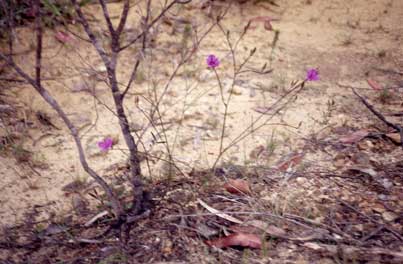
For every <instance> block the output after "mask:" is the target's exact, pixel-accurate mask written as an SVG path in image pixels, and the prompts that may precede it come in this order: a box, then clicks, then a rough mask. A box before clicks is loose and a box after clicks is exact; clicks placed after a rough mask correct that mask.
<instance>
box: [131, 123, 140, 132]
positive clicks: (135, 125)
mask: <svg viewBox="0 0 403 264" xmlns="http://www.w3.org/2000/svg"><path fill="white" fill-rule="evenodd" d="M129 126H130V132H137V131H141V130H142V129H143V126H142V125H140V124H138V123H135V122H131V123H130V124H129Z"/></svg>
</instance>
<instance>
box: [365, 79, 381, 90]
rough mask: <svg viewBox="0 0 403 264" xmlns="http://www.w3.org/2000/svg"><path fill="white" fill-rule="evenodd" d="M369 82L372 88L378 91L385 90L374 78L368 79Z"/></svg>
mask: <svg viewBox="0 0 403 264" xmlns="http://www.w3.org/2000/svg"><path fill="white" fill-rule="evenodd" d="M367 83H368V84H369V86H371V88H372V89H374V90H376V91H380V90H383V89H382V86H381V85H380V84H379V83H377V82H376V81H374V80H371V79H368V80H367Z"/></svg>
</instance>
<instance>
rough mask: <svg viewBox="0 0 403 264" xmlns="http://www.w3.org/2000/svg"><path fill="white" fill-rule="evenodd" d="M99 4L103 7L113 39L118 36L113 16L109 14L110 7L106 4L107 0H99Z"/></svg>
mask: <svg viewBox="0 0 403 264" xmlns="http://www.w3.org/2000/svg"><path fill="white" fill-rule="evenodd" d="M99 4H100V5H101V7H102V11H103V12H104V18H105V21H106V24H107V25H108V29H109V32H110V34H111V37H112V39H113V38H114V37H115V36H116V34H115V29H114V28H113V25H112V21H111V18H110V16H109V12H108V7H107V6H106V3H105V0H99Z"/></svg>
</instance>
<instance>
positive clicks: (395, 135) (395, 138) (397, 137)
mask: <svg viewBox="0 0 403 264" xmlns="http://www.w3.org/2000/svg"><path fill="white" fill-rule="evenodd" d="M385 136H387V137H388V138H390V139H391V140H392V141H393V143H396V144H400V134H399V133H389V134H386V135H385Z"/></svg>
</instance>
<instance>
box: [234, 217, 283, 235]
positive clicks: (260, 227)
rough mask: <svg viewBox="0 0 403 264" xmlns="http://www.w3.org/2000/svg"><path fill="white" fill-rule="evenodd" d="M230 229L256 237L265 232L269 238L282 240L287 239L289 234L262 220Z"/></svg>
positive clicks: (248, 222)
mask: <svg viewBox="0 0 403 264" xmlns="http://www.w3.org/2000/svg"><path fill="white" fill-rule="evenodd" d="M229 229H230V230H232V231H233V232H235V233H250V234H256V235H259V234H261V233H262V231H264V232H265V233H267V234H268V235H269V236H272V237H280V238H283V237H286V234H287V233H286V231H284V230H283V229H281V228H279V227H276V226H274V225H269V224H267V223H266V222H263V221H260V220H251V221H247V222H245V223H244V224H243V225H233V226H231V227H229Z"/></svg>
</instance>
